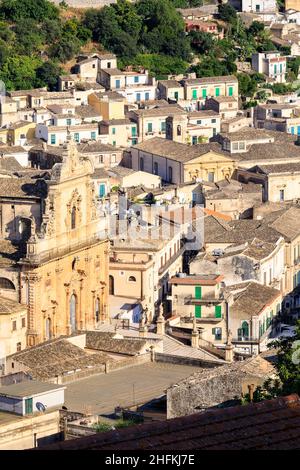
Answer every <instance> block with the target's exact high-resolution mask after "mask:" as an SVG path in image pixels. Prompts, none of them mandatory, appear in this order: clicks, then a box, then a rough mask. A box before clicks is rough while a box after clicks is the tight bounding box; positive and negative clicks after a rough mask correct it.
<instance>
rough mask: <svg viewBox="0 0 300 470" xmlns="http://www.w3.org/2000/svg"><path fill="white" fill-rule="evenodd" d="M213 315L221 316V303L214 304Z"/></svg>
mask: <svg viewBox="0 0 300 470" xmlns="http://www.w3.org/2000/svg"><path fill="white" fill-rule="evenodd" d="M215 317H216V318H222V307H221V305H216V306H215Z"/></svg>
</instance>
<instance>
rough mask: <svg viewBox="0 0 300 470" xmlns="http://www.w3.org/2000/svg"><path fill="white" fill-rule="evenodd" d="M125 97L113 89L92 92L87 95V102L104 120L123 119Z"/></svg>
mask: <svg viewBox="0 0 300 470" xmlns="http://www.w3.org/2000/svg"><path fill="white" fill-rule="evenodd" d="M125 101H126V100H125V97H124V96H122V95H121V94H120V93H117V92H115V91H107V92H105V93H102V92H101V93H92V94H91V95H89V97H88V102H89V104H90V105H91V106H92V107H93V108H94V109H95V110H96V111H97V112H98V113H99V115H101V116H102V118H103V119H104V120H110V119H124V118H125V114H124V107H125Z"/></svg>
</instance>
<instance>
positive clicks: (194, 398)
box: [167, 356, 275, 419]
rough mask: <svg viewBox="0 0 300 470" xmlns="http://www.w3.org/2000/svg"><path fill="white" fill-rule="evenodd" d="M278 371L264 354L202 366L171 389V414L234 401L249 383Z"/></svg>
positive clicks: (195, 410) (185, 412) (169, 405)
mask: <svg viewBox="0 0 300 470" xmlns="http://www.w3.org/2000/svg"><path fill="white" fill-rule="evenodd" d="M274 373H275V371H274V367H273V365H272V364H271V363H270V362H269V361H268V360H266V359H264V358H263V357H262V356H256V357H254V358H251V359H246V360H245V361H239V362H236V363H234V364H230V365H224V366H222V367H215V368H213V369H206V370H200V371H199V372H196V373H194V374H192V375H190V376H189V377H187V378H185V379H183V380H180V381H179V382H177V383H176V384H174V385H171V386H170V387H169V388H168V389H167V418H168V419H171V418H177V417H179V416H186V415H191V414H194V413H197V415H201V413H199V411H200V410H201V411H204V410H206V409H209V408H215V407H218V406H220V407H222V405H225V406H226V404H230V403H234V402H236V401H237V400H239V399H240V398H241V397H242V395H244V394H246V393H248V385H251V384H254V386H258V385H262V384H263V383H264V381H265V380H266V379H267V378H268V377H273V376H274ZM228 411H229V410H228Z"/></svg>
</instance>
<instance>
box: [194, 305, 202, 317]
mask: <svg viewBox="0 0 300 470" xmlns="http://www.w3.org/2000/svg"><path fill="white" fill-rule="evenodd" d="M195 317H196V318H201V305H195Z"/></svg>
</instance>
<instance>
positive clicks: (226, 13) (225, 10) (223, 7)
mask: <svg viewBox="0 0 300 470" xmlns="http://www.w3.org/2000/svg"><path fill="white" fill-rule="evenodd" d="M218 13H219V17H220V19H221V20H223V21H226V23H234V22H235V21H236V19H237V14H236V10H235V9H234V8H233V6H231V5H230V3H220V4H219V5H218Z"/></svg>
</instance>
